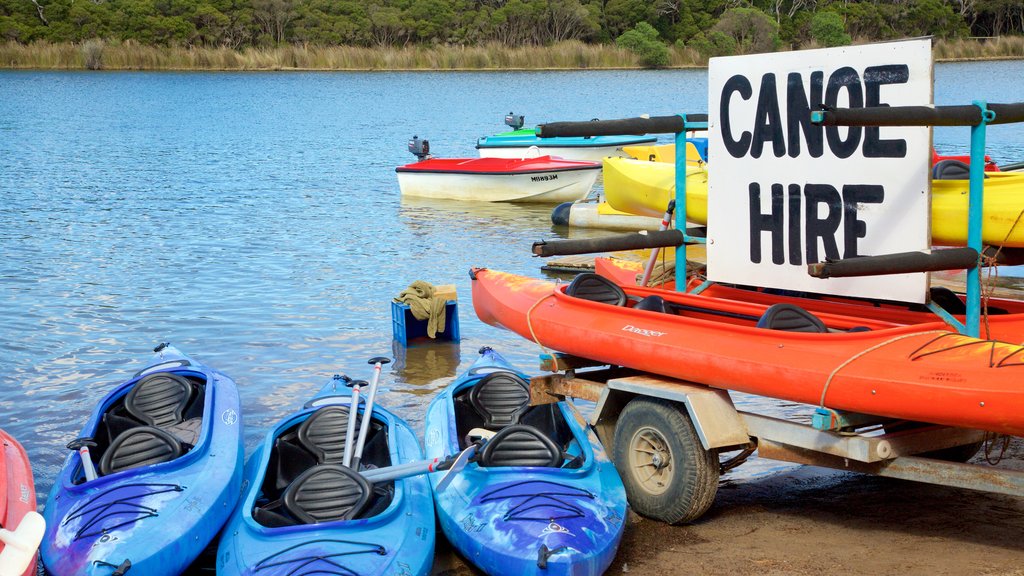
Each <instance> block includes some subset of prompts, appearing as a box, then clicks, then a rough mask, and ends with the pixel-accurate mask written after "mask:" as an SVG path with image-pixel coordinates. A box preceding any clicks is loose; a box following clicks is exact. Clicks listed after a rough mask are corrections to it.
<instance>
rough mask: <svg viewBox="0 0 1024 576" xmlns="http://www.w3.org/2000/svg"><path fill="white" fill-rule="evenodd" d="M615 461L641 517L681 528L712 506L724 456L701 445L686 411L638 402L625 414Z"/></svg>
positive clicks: (659, 403)
mask: <svg viewBox="0 0 1024 576" xmlns="http://www.w3.org/2000/svg"><path fill="white" fill-rule="evenodd" d="M612 457H613V459H614V461H615V467H616V468H617V469H618V471H619V475H620V476H621V477H622V483H623V484H624V485H625V487H626V496H627V497H628V498H629V503H630V506H632V508H633V510H635V511H636V512H637V513H639V514H643V515H644V516H648V517H651V518H654V519H656V520H661V521H664V522H668V523H669V524H679V523H683V522H692V521H693V520H696V519H697V518H699V517H700V516H701V515H702V514H704V512H706V511H707V509H708V508H710V507H711V503H712V501H714V499H715V493H716V492H717V491H718V475H719V472H718V452H717V451H716V450H705V449H704V447H703V446H701V443H700V438H699V437H698V436H697V431H696V430H695V429H694V427H693V423H692V422H690V417H689V416H688V415H687V414H686V412H685V408H684V407H682V406H679V405H678V404H676V403H673V402H668V401H665V400H660V399H657V398H634V399H633V400H631V401H630V402H629V404H627V405H626V407H625V408H624V409H623V410H622V413H621V414H620V415H619V420H618V423H617V424H616V427H615V438H614V441H613V448H612Z"/></svg>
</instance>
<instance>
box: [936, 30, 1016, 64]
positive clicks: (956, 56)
mask: <svg viewBox="0 0 1024 576" xmlns="http://www.w3.org/2000/svg"><path fill="white" fill-rule="evenodd" d="M932 52H933V54H934V55H935V59H936V60H940V61H941V60H947V61H948V60H980V59H1000V58H1005V59H1017V58H1024V36H998V37H996V38H965V39H959V40H936V41H935V43H934V44H933V46H932Z"/></svg>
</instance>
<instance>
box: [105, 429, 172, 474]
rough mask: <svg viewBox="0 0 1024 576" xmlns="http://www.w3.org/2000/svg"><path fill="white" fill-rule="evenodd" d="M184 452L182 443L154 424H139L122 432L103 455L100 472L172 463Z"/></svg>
mask: <svg viewBox="0 0 1024 576" xmlns="http://www.w3.org/2000/svg"><path fill="white" fill-rule="evenodd" d="M181 454H182V446H181V442H179V441H178V439H177V438H175V437H174V436H173V435H171V434H170V433H168V432H165V431H163V430H161V429H160V428H156V427H153V426H139V427H137V428H132V429H131V430H128V431H127V432H124V433H122V434H119V435H118V436H117V438H116V439H115V440H114V442H113V443H111V444H110V447H109V448H107V450H106V451H105V452H104V453H103V457H102V458H100V474H101V475H104V476H105V475H107V474H113V473H115V472H120V471H122V470H129V469H131V468H138V467H139V466H148V465H150V464H160V463H161V462H169V461H171V460H174V459H175V458H177V457H178V456H181Z"/></svg>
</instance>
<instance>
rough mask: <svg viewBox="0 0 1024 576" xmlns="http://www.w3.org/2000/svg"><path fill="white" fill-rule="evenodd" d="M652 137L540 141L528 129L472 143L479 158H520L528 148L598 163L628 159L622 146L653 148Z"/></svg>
mask: <svg viewBox="0 0 1024 576" xmlns="http://www.w3.org/2000/svg"><path fill="white" fill-rule="evenodd" d="M657 140H658V138H657V137H655V136H559V137H555V138H540V137H538V136H537V134H536V132H535V131H534V130H532V129H526V130H514V131H511V132H503V133H501V134H495V135H493V136H484V137H483V138H480V139H478V140H477V142H476V147H477V151H478V152H479V153H480V156H481V157H484V158H487V157H493V158H522V157H523V156H524V155H525V154H526V153H527V150H528V149H529V148H530V147H531V146H536V147H537V148H538V149H539V150H538V152H537V153H538V154H539V155H550V156H560V157H562V158H565V159H567V160H590V161H594V162H600V161H601V159H602V158H604V157H605V156H628V155H627V154H626V153H625V152H623V151H622V147H623V146H635V145H637V144H653V143H655V142H657Z"/></svg>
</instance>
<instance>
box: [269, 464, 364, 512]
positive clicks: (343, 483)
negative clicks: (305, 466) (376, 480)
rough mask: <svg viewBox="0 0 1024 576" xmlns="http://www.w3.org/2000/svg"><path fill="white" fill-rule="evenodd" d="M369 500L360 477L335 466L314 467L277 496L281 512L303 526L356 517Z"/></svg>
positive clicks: (355, 473) (342, 467)
mask: <svg viewBox="0 0 1024 576" xmlns="http://www.w3.org/2000/svg"><path fill="white" fill-rule="evenodd" d="M371 496H373V488H372V486H371V485H370V483H369V482H368V481H367V480H366V478H363V476H362V475H361V474H359V473H358V472H355V471H353V470H352V469H350V468H347V467H345V466H341V465H337V464H324V465H321V466H314V467H313V468H310V469H309V470H306V471H305V472H303V473H302V474H301V475H300V476H299V477H298V478H296V479H295V480H294V481H293V482H292V483H291V484H289V485H288V488H287V489H285V491H284V494H283V495H282V496H281V499H282V501H283V502H284V508H285V510H287V511H288V513H289V514H291V515H292V516H293V517H294V518H295V519H296V520H298V521H300V522H302V523H304V524H318V523H321V522H333V521H336V520H352V519H353V518H355V517H357V516H358V515H359V514H360V513H361V512H362V511H363V510H364V509H366V507H367V505H368V504H369V503H370V498H371Z"/></svg>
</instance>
